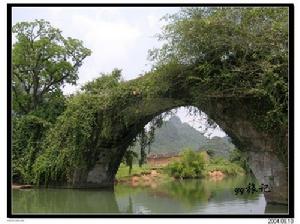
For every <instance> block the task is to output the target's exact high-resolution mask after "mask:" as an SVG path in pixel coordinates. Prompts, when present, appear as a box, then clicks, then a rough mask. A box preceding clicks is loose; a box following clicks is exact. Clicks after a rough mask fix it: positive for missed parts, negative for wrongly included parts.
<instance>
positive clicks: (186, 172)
mask: <svg viewBox="0 0 300 224" xmlns="http://www.w3.org/2000/svg"><path fill="white" fill-rule="evenodd" d="M206 156H207V155H206V153H205V152H200V153H199V152H194V151H192V150H191V149H186V150H184V151H183V152H182V153H181V159H180V160H179V161H175V162H173V163H170V164H169V165H168V166H167V167H166V170H167V172H168V174H169V175H171V176H173V177H175V178H199V177H202V176H203V171H204V167H205V164H206V158H207V157H206Z"/></svg>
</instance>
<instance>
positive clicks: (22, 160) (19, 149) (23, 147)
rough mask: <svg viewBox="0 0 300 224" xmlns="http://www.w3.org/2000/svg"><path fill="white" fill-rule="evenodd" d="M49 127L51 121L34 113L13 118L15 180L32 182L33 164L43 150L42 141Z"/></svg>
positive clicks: (13, 167)
mask: <svg viewBox="0 0 300 224" xmlns="http://www.w3.org/2000/svg"><path fill="white" fill-rule="evenodd" d="M49 127H50V123H49V122H47V121H46V120H44V119H42V118H39V117H37V116H34V115H25V116H21V117H14V118H13V139H12V140H13V141H12V143H13V144H12V148H13V150H12V164H13V166H12V178H13V181H17V182H21V183H31V182H32V175H33V174H32V165H33V163H34V162H35V158H36V157H37V156H38V155H39V154H40V153H41V151H42V142H43V140H44V138H45V135H46V132H47V130H48V129H49Z"/></svg>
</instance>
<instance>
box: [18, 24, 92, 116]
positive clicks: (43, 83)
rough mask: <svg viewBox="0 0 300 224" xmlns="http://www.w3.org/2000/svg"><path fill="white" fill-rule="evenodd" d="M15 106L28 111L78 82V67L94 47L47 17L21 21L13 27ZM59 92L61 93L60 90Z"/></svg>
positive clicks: (20, 111) (21, 110)
mask: <svg viewBox="0 0 300 224" xmlns="http://www.w3.org/2000/svg"><path fill="white" fill-rule="evenodd" d="M12 32H13V34H15V38H16V42H15V43H14V44H13V50H12V53H13V55H12V56H13V57H12V62H13V66H12V72H13V85H12V90H13V109H14V112H15V113H17V114H27V113H29V112H31V111H33V110H35V109H36V108H37V107H38V106H39V105H40V104H43V103H44V102H45V101H47V97H49V96H51V93H54V92H59V91H60V87H61V86H63V85H65V84H76V80H77V79H78V69H79V67H80V66H81V65H82V62H83V60H84V59H85V58H86V57H87V56H89V55H90V54H91V50H89V49H87V48H85V47H84V46H83V43H82V41H80V40H77V39H73V38H70V37H67V38H65V37H63V36H62V34H61V31H60V30H59V29H57V28H54V27H52V26H51V24H50V23H49V22H47V21H45V20H35V21H33V22H19V23H16V24H15V25H14V26H13V28H12ZM56 95H57V94H56Z"/></svg>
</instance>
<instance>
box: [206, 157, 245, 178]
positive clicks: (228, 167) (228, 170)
mask: <svg viewBox="0 0 300 224" xmlns="http://www.w3.org/2000/svg"><path fill="white" fill-rule="evenodd" d="M217 170H218V171H221V172H222V173H224V174H225V175H227V176H236V175H244V174H245V171H244V169H243V168H242V167H241V166H240V165H238V164H236V163H232V162H230V161H228V160H227V159H224V158H222V157H216V158H213V159H211V160H210V162H209V164H208V165H207V167H206V173H208V172H212V171H217Z"/></svg>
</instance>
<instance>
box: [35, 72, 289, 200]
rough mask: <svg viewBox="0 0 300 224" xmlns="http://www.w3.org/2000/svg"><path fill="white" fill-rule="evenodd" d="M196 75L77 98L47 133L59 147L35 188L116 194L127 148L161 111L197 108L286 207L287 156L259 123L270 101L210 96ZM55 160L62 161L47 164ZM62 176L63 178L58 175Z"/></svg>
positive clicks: (146, 80) (162, 76) (52, 148)
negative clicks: (110, 190) (105, 190)
mask: <svg viewBox="0 0 300 224" xmlns="http://www.w3.org/2000/svg"><path fill="white" fill-rule="evenodd" d="M191 76H192V73H191V71H189V70H188V69H178V68H176V67H175V68H174V69H173V68H172V70H171V71H170V70H167V71H165V70H163V71H161V70H155V71H152V72H149V73H147V74H145V75H144V76H142V77H140V78H137V79H135V80H130V81H126V82H122V83H120V84H119V86H118V87H117V88H116V89H113V90H107V91H105V94H103V92H102V93H101V94H99V93H81V94H78V95H77V96H75V97H74V98H73V99H72V100H71V102H70V103H69V105H68V108H67V110H66V111H65V112H64V114H63V115H62V116H60V117H59V119H58V121H57V124H56V125H55V127H54V128H53V129H52V130H51V131H50V133H49V136H48V138H49V144H50V142H51V144H52V143H53V142H55V143H54V144H53V145H47V144H46V149H45V151H44V153H43V154H42V155H41V156H40V157H39V158H38V159H37V162H36V164H35V167H42V168H40V169H39V170H42V171H38V172H37V173H36V176H37V181H38V182H39V183H40V184H51V185H66V186H68V187H76V188H78V187H95V188H98V187H113V185H114V179H115V174H116V172H117V170H118V167H119V165H120V162H121V160H122V157H123V156H124V153H125V151H126V149H127V148H128V146H129V145H130V144H131V143H132V141H133V139H134V138H135V137H136V136H137V135H138V133H140V132H141V130H142V129H143V128H144V126H145V125H146V124H147V123H148V122H150V121H151V120H152V119H153V118H155V117H156V116H157V115H159V114H161V113H163V112H166V111H169V110H171V109H173V108H177V107H180V106H194V107H196V108H198V109H199V110H201V111H203V112H205V113H206V114H207V115H208V117H209V118H210V119H212V120H214V121H215V122H216V123H217V124H218V125H219V126H220V127H221V128H222V129H223V130H224V131H225V132H226V133H227V134H228V135H229V137H230V138H231V139H232V141H233V143H234V144H235V145H236V146H237V147H239V148H240V149H242V150H244V151H245V152H246V154H247V155H248V158H249V161H248V162H249V165H250V167H251V169H252V171H253V173H254V175H255V176H256V178H257V179H258V180H259V181H260V182H261V183H264V184H268V185H269V186H270V188H271V192H268V193H265V197H266V200H267V201H268V202H278V203H287V198H288V193H287V186H288V184H287V183H288V179H287V178H288V176H287V173H288V168H287V165H286V163H287V156H280V153H278V151H279V150H278V147H279V146H278V144H277V143H278V136H277V135H275V134H274V135H271V134H270V133H266V132H265V131H263V130H262V129H260V127H259V126H258V125H257V123H256V119H257V117H259V116H263V115H264V113H266V111H267V109H268V108H267V107H268V102H267V99H264V98H262V97H261V96H257V95H255V94H247V95H239V94H228V95H224V94H214V95H212V94H207V91H206V90H205V89H201V88H199V86H198V85H197V81H195V80H192V81H191ZM112 99H113V100H112ZM73 117H76V119H77V120H76V119H75V121H77V122H78V124H77V123H76V122H74V119H71V118H73ZM85 123H86V124H87V125H88V127H87V128H85V127H84V126H83V124H85ZM75 129H76V131H75ZM83 129H84V130H85V132H84V134H82V130H83ZM78 130H79V131H78ZM280 140H281V141H282V142H283V143H285V144H283V145H284V147H283V148H280V150H281V151H280V152H282V151H283V152H287V135H285V136H280ZM280 147H282V145H281V146H280ZM74 155H75V156H74ZM283 155H287V153H284V154H283ZM51 158H52V159H53V158H54V160H57V161H60V162H55V163H52V165H51V167H50V166H47V165H45V164H47V161H48V160H50V159H51ZM58 158H59V159H58ZM45 161H46V162H45ZM48 164H49V163H48ZM62 164H63V165H62ZM66 164H68V165H66ZM65 167H66V168H65ZM36 170H37V169H36ZM58 171H59V172H61V173H62V174H59V175H57V173H58ZM44 180H45V181H44Z"/></svg>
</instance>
